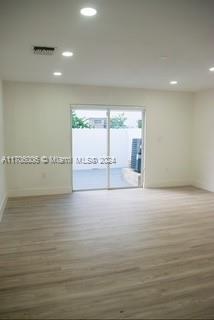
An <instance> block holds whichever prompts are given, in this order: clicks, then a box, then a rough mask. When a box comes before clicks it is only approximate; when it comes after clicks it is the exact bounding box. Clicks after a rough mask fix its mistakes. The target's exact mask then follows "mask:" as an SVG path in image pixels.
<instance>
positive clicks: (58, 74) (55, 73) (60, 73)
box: [53, 71, 62, 77]
mask: <svg viewBox="0 0 214 320" xmlns="http://www.w3.org/2000/svg"><path fill="white" fill-rule="evenodd" d="M53 75H54V76H55V77H60V76H61V75H62V72H60V71H55V72H54V73H53Z"/></svg>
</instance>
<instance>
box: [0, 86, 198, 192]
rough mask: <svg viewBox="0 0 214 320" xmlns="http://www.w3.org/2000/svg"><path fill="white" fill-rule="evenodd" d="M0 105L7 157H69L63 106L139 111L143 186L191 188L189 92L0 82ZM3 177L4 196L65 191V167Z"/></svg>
mask: <svg viewBox="0 0 214 320" xmlns="http://www.w3.org/2000/svg"><path fill="white" fill-rule="evenodd" d="M4 101H5V109H6V152H7V154H9V155H23V154H33V155H43V154H45V155H62V156H69V155H70V121H69V120H70V110H69V104H110V105H124V106H128V105H138V106H145V107H146V110H147V142H146V176H145V181H146V186H147V187H156V186H157V187H159V186H178V185H186V184H190V183H191V178H192V177H191V176H192V173H191V131H192V104H193V95H192V94H191V93H181V92H172V91H168V92H163V91H150V90H142V89H125V88H124V89H122V88H107V87H90V86H69V85H54V84H33V83H21V82H5V83H4ZM7 173H8V185H9V192H10V195H35V194H47V193H59V192H69V191H70V190H71V179H70V167H69V165H65V166H50V165H46V166H45V165H43V166H41V165H40V166H30V165H25V166H23V165H19V166H18V165H16V166H8V167H7Z"/></svg>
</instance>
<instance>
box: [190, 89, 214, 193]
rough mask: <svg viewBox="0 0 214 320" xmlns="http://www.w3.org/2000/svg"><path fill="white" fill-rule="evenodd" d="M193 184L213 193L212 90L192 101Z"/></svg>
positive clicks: (213, 95)
mask: <svg viewBox="0 0 214 320" xmlns="http://www.w3.org/2000/svg"><path fill="white" fill-rule="evenodd" d="M193 123H194V125H193V137H194V139H193V142H194V143H193V156H192V161H193V169H194V172H193V176H194V181H193V184H194V185H195V186H197V187H200V188H203V189H207V190H209V191H212V192H214V90H208V91H203V92H198V93H196V94H195V99H194V122H193Z"/></svg>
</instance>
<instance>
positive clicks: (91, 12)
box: [80, 8, 97, 17]
mask: <svg viewBox="0 0 214 320" xmlns="http://www.w3.org/2000/svg"><path fill="white" fill-rule="evenodd" d="M80 13H81V15H83V16H86V17H93V16H96V14H97V10H96V9H94V8H82V9H81V10H80Z"/></svg>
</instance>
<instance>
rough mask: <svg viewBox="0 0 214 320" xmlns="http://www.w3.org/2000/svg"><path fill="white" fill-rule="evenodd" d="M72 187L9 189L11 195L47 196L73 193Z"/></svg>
mask: <svg viewBox="0 0 214 320" xmlns="http://www.w3.org/2000/svg"><path fill="white" fill-rule="evenodd" d="M71 192H72V189H71V188H69V187H59V188H38V189H36V188H32V189H31V188H29V189H9V191H8V195H9V197H28V196H46V195H54V194H55V195H56V194H67V193H71Z"/></svg>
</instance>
